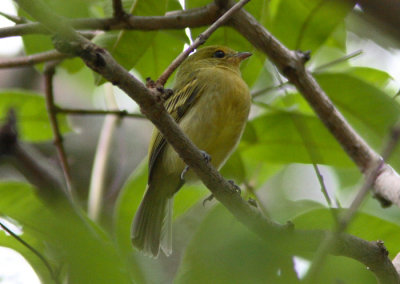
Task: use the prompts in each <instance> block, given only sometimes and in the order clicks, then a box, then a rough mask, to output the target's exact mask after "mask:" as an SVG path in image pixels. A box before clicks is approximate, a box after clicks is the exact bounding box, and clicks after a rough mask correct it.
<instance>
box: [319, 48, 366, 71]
mask: <svg viewBox="0 0 400 284" xmlns="http://www.w3.org/2000/svg"><path fill="white" fill-rule="evenodd" d="M362 53H363V51H362V50H361V49H360V50H356V51H354V52H351V53H349V54H347V55H345V56H343V57H340V58H338V59H335V60H333V61H330V62H328V63H326V64H322V65H320V66H318V67H316V68H314V70H313V74H315V73H318V72H320V71H321V70H323V69H326V68H329V67H331V66H334V65H336V64H339V63H342V62H344V61H347V60H349V59H352V58H354V57H357V56H359V55H361V54H362Z"/></svg>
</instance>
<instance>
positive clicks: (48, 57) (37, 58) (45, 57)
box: [0, 50, 71, 68]
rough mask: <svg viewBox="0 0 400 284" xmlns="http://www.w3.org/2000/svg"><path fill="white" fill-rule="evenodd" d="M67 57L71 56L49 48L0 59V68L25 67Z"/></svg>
mask: <svg viewBox="0 0 400 284" xmlns="http://www.w3.org/2000/svg"><path fill="white" fill-rule="evenodd" d="M68 57H71V56H70V55H67V54H63V53H60V52H58V51H57V50H50V51H45V52H41V53H37V54H33V55H28V56H19V57H16V58H11V59H0V68H13V67H25V66H30V65H35V64H39V63H43V62H48V61H53V60H61V59H65V58H68Z"/></svg>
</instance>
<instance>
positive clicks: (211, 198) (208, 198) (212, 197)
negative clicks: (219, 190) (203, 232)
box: [203, 194, 214, 207]
mask: <svg viewBox="0 0 400 284" xmlns="http://www.w3.org/2000/svg"><path fill="white" fill-rule="evenodd" d="M213 199H214V194H210V195H209V196H207V197H206V198H205V199H204V200H203V206H204V207H205V206H206V202H207V201H211V200H213Z"/></svg>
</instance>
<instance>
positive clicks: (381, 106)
mask: <svg viewBox="0 0 400 284" xmlns="http://www.w3.org/2000/svg"><path fill="white" fill-rule="evenodd" d="M354 72H355V74H357V77H356V76H352V75H350V74H344V73H325V74H318V75H316V76H315V78H316V79H317V81H318V83H319V84H320V85H321V87H322V89H323V90H324V91H325V92H326V93H327V95H328V96H329V98H330V99H331V100H332V102H333V103H334V104H335V106H337V107H338V108H339V110H340V111H341V112H342V113H343V114H344V116H345V117H346V118H347V119H348V120H349V122H350V123H351V125H352V126H353V127H355V128H356V130H358V132H359V133H362V136H363V137H364V139H366V140H367V141H369V142H371V143H372V145H373V146H375V147H377V146H380V145H381V141H382V138H383V137H384V136H385V135H386V134H387V133H388V131H389V130H390V128H391V127H392V126H393V125H394V123H395V122H396V121H397V119H398V117H399V113H400V107H399V105H398V103H397V102H396V101H394V100H393V99H391V98H390V97H389V96H388V95H387V94H386V93H385V92H384V91H382V90H381V89H379V88H377V87H376V84H377V83H376V81H375V82H372V83H368V82H367V80H366V79H365V78H367V75H372V76H373V75H374V74H378V73H379V75H380V76H381V78H384V77H385V75H384V74H382V73H381V72H378V71H370V70H369V71H368V70H365V69H364V70H360V69H358V70H357V69H355V70H354ZM369 72H371V73H369ZM361 74H362V76H363V79H360V75H361ZM379 75H378V76H379ZM368 77H369V76H368ZM384 79H385V78H384ZM384 79H383V80H382V79H379V80H381V81H384Z"/></svg>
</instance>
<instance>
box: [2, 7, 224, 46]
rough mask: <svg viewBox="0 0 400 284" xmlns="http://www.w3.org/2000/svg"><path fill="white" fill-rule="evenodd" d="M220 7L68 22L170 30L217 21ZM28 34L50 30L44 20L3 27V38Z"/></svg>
mask: <svg viewBox="0 0 400 284" xmlns="http://www.w3.org/2000/svg"><path fill="white" fill-rule="evenodd" d="M219 13H220V10H219V9H218V7H217V6H216V5H215V4H209V5H207V6H205V7H201V8H195V9H190V10H185V11H177V12H169V13H168V14H167V15H165V16H133V15H128V16H126V17H124V18H117V19H116V18H105V19H93V18H84V19H74V20H69V21H67V23H68V24H69V25H71V26H72V27H73V28H75V29H78V30H103V31H109V30H122V29H124V30H144V31H152V30H166V29H167V30H168V29H184V28H187V27H191V28H195V27H201V26H205V25H209V24H211V23H213V22H214V21H215V20H216V19H217V18H218V17H219V15H220V14H219ZM27 34H49V31H48V29H46V28H45V26H43V25H42V24H40V23H28V24H19V25H15V26H11V27H5V28H0V38H4V37H11V36H22V35H27Z"/></svg>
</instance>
